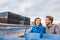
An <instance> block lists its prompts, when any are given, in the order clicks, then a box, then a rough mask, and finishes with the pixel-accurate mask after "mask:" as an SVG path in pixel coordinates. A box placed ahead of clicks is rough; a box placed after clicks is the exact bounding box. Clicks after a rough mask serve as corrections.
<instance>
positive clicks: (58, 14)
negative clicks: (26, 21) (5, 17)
mask: <svg viewBox="0 0 60 40" xmlns="http://www.w3.org/2000/svg"><path fill="white" fill-rule="evenodd" d="M5 11H11V12H14V13H17V14H19V15H23V16H27V17H30V18H31V21H33V20H34V18H35V17H40V18H41V19H42V20H43V21H44V19H45V16H46V15H51V16H53V17H54V19H55V21H58V22H60V0H0V12H5Z"/></svg>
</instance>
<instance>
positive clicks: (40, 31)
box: [30, 24, 44, 38]
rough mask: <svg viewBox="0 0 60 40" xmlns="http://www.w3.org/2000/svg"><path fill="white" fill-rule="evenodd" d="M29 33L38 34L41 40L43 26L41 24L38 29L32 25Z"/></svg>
mask: <svg viewBox="0 0 60 40" xmlns="http://www.w3.org/2000/svg"><path fill="white" fill-rule="evenodd" d="M30 33H40V37H41V38H42V37H43V33H44V26H43V25H42V24H40V25H39V26H38V27H36V25H33V26H32V29H31V31H30Z"/></svg>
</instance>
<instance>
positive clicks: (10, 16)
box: [0, 11, 30, 25]
mask: <svg viewBox="0 0 60 40" xmlns="http://www.w3.org/2000/svg"><path fill="white" fill-rule="evenodd" d="M0 23H7V24H20V25H30V18H28V17H25V16H21V15H18V14H15V13H12V12H9V11H8V12H2V13H0Z"/></svg>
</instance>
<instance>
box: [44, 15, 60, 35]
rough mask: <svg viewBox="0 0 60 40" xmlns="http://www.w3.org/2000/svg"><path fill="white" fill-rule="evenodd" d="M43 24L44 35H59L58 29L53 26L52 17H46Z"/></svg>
mask: <svg viewBox="0 0 60 40" xmlns="http://www.w3.org/2000/svg"><path fill="white" fill-rule="evenodd" d="M45 23H46V27H45V33H47V34H60V28H59V27H58V26H57V25H56V24H53V17H52V16H46V19H45Z"/></svg>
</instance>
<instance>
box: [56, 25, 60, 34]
mask: <svg viewBox="0 0 60 40" xmlns="http://www.w3.org/2000/svg"><path fill="white" fill-rule="evenodd" d="M55 32H56V34H60V27H59V26H58V25H55Z"/></svg>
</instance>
